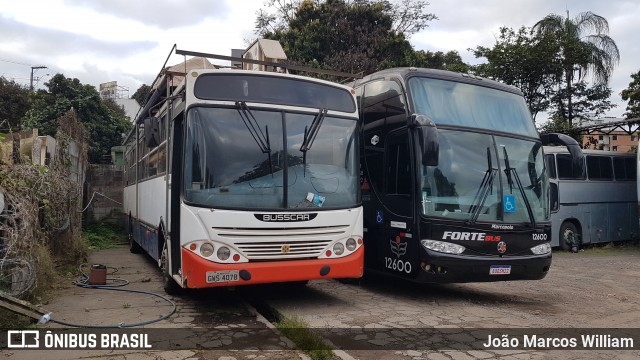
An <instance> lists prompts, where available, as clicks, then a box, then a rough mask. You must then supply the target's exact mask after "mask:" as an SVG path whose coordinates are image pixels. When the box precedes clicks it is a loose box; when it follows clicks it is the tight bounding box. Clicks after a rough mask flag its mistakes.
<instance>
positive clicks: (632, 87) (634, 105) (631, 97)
mask: <svg viewBox="0 0 640 360" xmlns="http://www.w3.org/2000/svg"><path fill="white" fill-rule="evenodd" d="M631 78H632V79H633V81H632V82H630V83H629V87H628V88H626V89H624V90H622V92H621V93H620V96H622V100H624V101H628V103H627V112H625V113H624V117H625V118H626V119H633V118H640V71H638V72H637V73H635V74H631Z"/></svg>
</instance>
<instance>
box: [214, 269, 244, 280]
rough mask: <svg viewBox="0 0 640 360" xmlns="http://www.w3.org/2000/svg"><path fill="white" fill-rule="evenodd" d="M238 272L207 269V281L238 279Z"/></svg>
mask: <svg viewBox="0 0 640 360" xmlns="http://www.w3.org/2000/svg"><path fill="white" fill-rule="evenodd" d="M238 273H239V271H238V270H229V271H207V283H219V282H233V281H238V280H239V279H240V276H239V275H238Z"/></svg>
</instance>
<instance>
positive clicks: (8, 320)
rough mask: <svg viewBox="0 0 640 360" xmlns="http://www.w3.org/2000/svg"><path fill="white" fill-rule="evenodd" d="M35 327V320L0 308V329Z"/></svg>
mask: <svg viewBox="0 0 640 360" xmlns="http://www.w3.org/2000/svg"><path fill="white" fill-rule="evenodd" d="M32 328H35V320H32V319H31V318H29V317H26V316H23V315H20V314H16V313H14V312H13V311H9V310H7V309H2V308H0V329H9V330H20V329H32Z"/></svg>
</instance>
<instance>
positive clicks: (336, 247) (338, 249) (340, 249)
mask: <svg viewBox="0 0 640 360" xmlns="http://www.w3.org/2000/svg"><path fill="white" fill-rule="evenodd" d="M343 252H344V245H342V243H336V244H335V245H333V253H334V254H336V255H342V253H343Z"/></svg>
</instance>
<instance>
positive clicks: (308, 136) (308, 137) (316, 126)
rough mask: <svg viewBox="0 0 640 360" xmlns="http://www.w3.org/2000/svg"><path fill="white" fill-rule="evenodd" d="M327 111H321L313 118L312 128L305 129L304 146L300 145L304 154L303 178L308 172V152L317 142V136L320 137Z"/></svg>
mask: <svg viewBox="0 0 640 360" xmlns="http://www.w3.org/2000/svg"><path fill="white" fill-rule="evenodd" d="M327 111H328V110H327V109H320V111H319V112H318V114H316V116H315V117H314V118H313V121H312V122H311V127H310V128H309V129H307V127H306V126H305V127H304V139H303V140H302V145H300V151H301V152H302V167H303V169H304V171H303V176H304V175H306V172H307V151H309V150H310V149H311V146H312V145H313V142H314V141H315V140H316V136H318V132H319V131H320V127H321V126H322V121H323V120H324V117H325V116H327Z"/></svg>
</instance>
